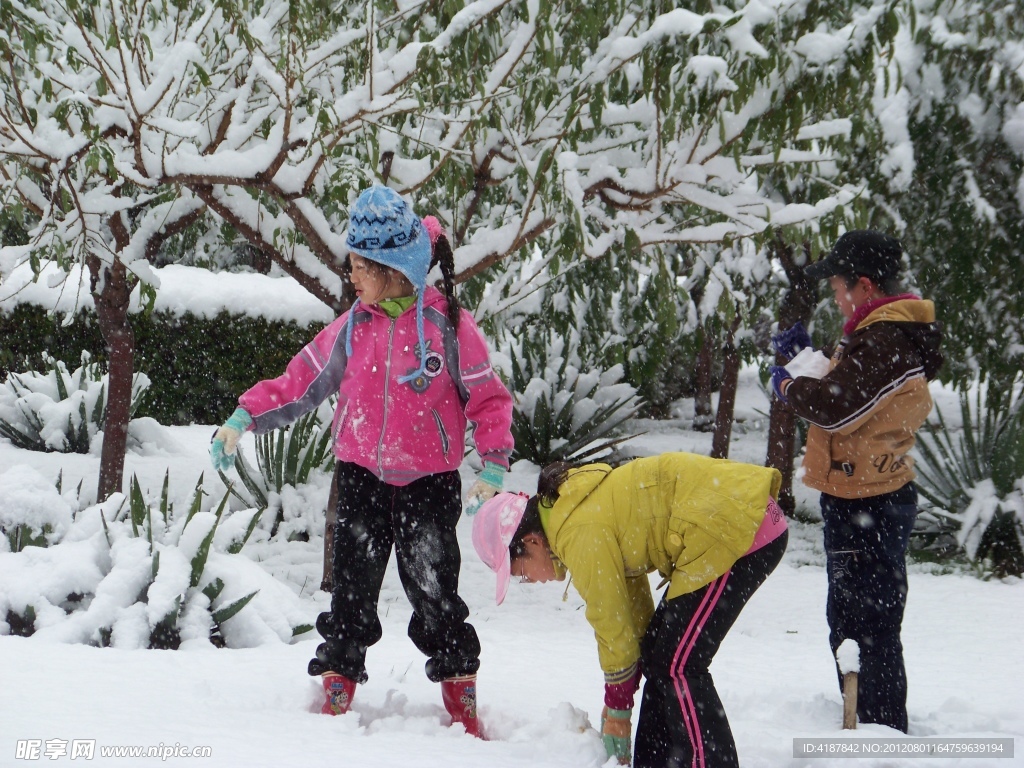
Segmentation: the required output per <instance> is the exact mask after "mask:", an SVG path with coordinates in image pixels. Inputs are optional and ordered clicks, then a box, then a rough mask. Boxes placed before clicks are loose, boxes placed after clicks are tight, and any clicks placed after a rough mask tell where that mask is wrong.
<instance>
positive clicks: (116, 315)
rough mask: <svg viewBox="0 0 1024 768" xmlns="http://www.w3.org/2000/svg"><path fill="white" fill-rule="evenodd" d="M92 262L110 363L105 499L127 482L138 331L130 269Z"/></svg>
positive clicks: (100, 494) (101, 491)
mask: <svg viewBox="0 0 1024 768" xmlns="http://www.w3.org/2000/svg"><path fill="white" fill-rule="evenodd" d="M88 264H89V275H90V287H91V291H92V297H93V301H94V302H95V304H96V318H97V321H98V323H99V327H100V332H101V333H102V334H103V341H104V344H105V346H106V350H107V361H108V365H109V375H108V377H107V408H106V416H105V419H104V423H103V447H102V449H101V451H100V477H99V483H98V485H97V490H96V500H97V501H103V500H104V499H106V498H108V497H109V496H110V495H111V494H112V493H117V492H118V491H120V490H121V489H122V486H123V482H124V457H125V451H126V448H127V445H128V420H129V418H130V417H131V404H132V377H133V375H134V373H135V334H134V333H133V332H132V327H131V325H130V324H129V323H128V300H129V298H130V297H131V292H132V287H133V281H131V280H129V278H128V274H127V270H125V268H124V265H123V264H122V263H121V262H120V261H118V260H115V261H114V263H113V264H112V265H109V266H108V265H105V264H103V263H102V262H101V261H100V260H99V258H97V257H96V256H89V257H88Z"/></svg>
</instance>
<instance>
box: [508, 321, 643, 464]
mask: <svg viewBox="0 0 1024 768" xmlns="http://www.w3.org/2000/svg"><path fill="white" fill-rule="evenodd" d="M576 346H577V345H576V344H574V343H573V339H565V338H563V337H560V336H555V335H554V334H552V333H550V332H549V333H547V334H545V335H543V336H541V337H540V338H539V339H531V338H526V339H524V340H523V341H522V344H521V351H520V352H519V353H518V354H517V353H516V351H515V350H512V352H511V366H512V370H511V374H512V375H511V386H512V391H513V393H514V394H515V404H514V406H513V412H512V436H513V437H514V439H515V451H514V453H513V458H514V459H526V460H528V461H531V462H533V463H534V464H538V465H541V466H543V465H544V464H548V463H550V462H552V461H581V460H583V459H586V458H589V457H593V456H595V455H597V454H601V453H606V452H608V451H609V450H610V449H612V448H613V447H614V446H615V445H617V444H618V443H621V442H623V441H624V440H628V439H630V438H631V437H635V435H626V436H619V437H616V438H610V435H612V433H613V432H614V431H615V430H616V429H617V428H618V427H619V426H620V425H621V424H622V423H623V422H624V421H626V420H627V419H629V418H632V417H633V416H635V415H636V414H637V412H638V411H639V409H640V408H641V407H642V405H643V403H642V400H641V399H640V398H639V397H638V396H637V394H636V390H635V389H634V388H633V387H632V386H631V385H629V384H626V383H620V381H621V379H622V376H623V370H622V366H620V365H616V366H613V367H612V368H610V369H608V370H607V371H602V370H598V369H591V370H588V371H585V372H584V371H581V370H580V361H579V359H578V358H577V357H576V356H575V354H574V353H572V352H571V351H569V350H571V349H575V348H576Z"/></svg>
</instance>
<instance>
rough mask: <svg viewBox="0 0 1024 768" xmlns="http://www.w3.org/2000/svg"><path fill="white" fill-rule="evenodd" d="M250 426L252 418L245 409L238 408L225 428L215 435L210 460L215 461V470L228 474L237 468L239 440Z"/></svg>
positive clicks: (211, 445) (226, 422) (225, 424)
mask: <svg viewBox="0 0 1024 768" xmlns="http://www.w3.org/2000/svg"><path fill="white" fill-rule="evenodd" d="M250 424H252V416H250V415H249V412H248V411H247V410H245V409H244V408H236V409H235V412H234V413H232V414H231V417H230V418H229V419H228V420H227V421H225V422H224V426H223V427H221V428H220V429H218V430H217V431H216V432H215V433H214V435H213V442H212V443H211V444H210V458H211V459H212V460H213V468H214V469H216V470H217V471H218V472H227V471H228V470H229V469H231V468H232V467H233V466H235V449H236V448H237V447H238V440H239V439H240V438H241V437H242V435H243V434H244V433H245V430H247V429H248V428H249V425H250Z"/></svg>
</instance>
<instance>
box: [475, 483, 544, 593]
mask: <svg viewBox="0 0 1024 768" xmlns="http://www.w3.org/2000/svg"><path fill="white" fill-rule="evenodd" d="M529 500H530V497H529V496H527V495H526V494H525V493H499V494H497V495H496V496H492V497H491V498H490V499H488V500H487V501H485V502H484V503H483V505H482V506H481V507H480V511H479V512H477V513H476V516H475V517H474V518H473V546H474V547H475V548H476V553H477V554H478V555H479V556H480V559H481V560H483V561H484V564H485V565H486V566H487V567H488V568H490V569H491V570H492V571H494V573H495V574H496V575H497V577H498V585H497V591H496V592H495V595H494V599H495V600H496V601H497V603H498V605H501V602H502V600H504V599H505V593H506V592H508V583H509V581H510V580H511V578H512V559H511V557H510V556H509V552H508V545H509V543H510V542H511V541H512V537H513V536H515V535H516V531H517V530H518V529H519V523H520V521H522V519H523V513H525V512H526V502H528V501H529Z"/></svg>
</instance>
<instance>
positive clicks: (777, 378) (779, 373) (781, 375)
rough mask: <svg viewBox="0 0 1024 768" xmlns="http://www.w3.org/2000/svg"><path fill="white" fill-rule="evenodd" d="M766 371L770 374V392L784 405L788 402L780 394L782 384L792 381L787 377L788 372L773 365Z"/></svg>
mask: <svg viewBox="0 0 1024 768" xmlns="http://www.w3.org/2000/svg"><path fill="white" fill-rule="evenodd" d="M768 370H769V371H771V374H772V391H773V392H774V393H775V396H776V397H777V398H779V400H781V401H782V402H784V403H787V402H789V401H788V400H787V399H786V396H785V395H784V394H783V392H782V383H783V382H785V381H792V380H793V377H792V376H790V375H789V371H787V370H786V368H785V366H782V365H773V366H772V367H771V368H769V369H768Z"/></svg>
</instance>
